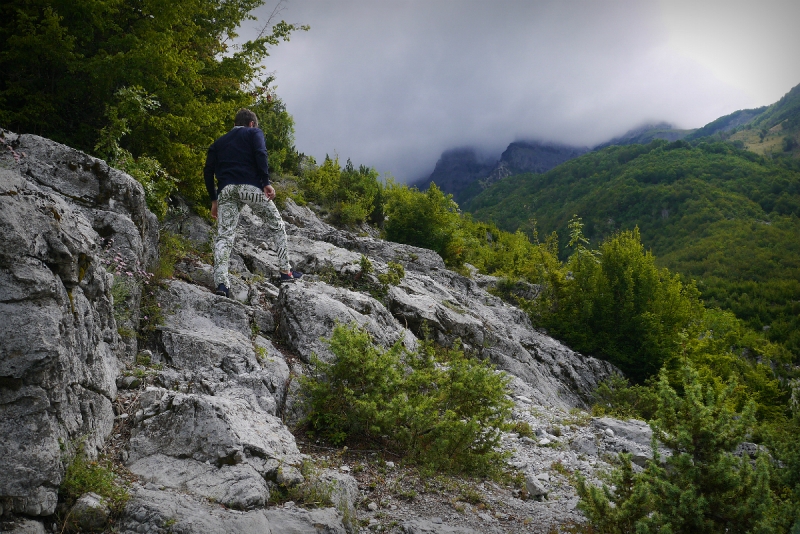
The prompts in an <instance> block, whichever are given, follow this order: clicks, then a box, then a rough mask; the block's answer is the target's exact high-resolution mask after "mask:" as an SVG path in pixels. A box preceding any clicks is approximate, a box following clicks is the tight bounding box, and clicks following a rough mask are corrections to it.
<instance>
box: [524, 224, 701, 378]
mask: <svg viewBox="0 0 800 534" xmlns="http://www.w3.org/2000/svg"><path fill="white" fill-rule="evenodd" d="M571 228H572V235H571V238H570V243H571V244H572V245H573V246H574V253H573V254H572V256H570V258H569V261H568V262H567V264H566V267H565V268H566V269H567V270H568V273H567V276H565V277H564V279H563V282H560V283H559V285H558V286H556V287H554V288H553V289H554V292H555V294H554V297H553V298H552V299H551V300H550V301H549V302H548V301H546V302H538V303H537V302H535V303H532V304H531V305H530V306H529V309H530V310H531V311H532V312H533V314H534V319H536V320H537V322H540V323H541V324H542V325H544V326H545V327H546V328H548V330H550V332H551V333H552V334H553V335H555V336H556V337H558V338H559V339H562V340H564V341H565V342H567V343H568V344H569V345H570V346H571V347H573V348H574V349H575V350H578V351H581V352H586V353H589V354H596V355H598V356H600V357H602V358H604V359H608V360H609V361H611V362H612V363H614V364H615V365H617V366H618V367H619V368H620V369H622V371H623V372H624V373H625V374H626V375H627V376H629V377H631V378H632V379H634V380H635V381H637V382H641V381H643V380H644V379H646V378H647V377H649V376H652V375H654V374H656V373H657V372H658V370H659V369H660V368H661V367H662V366H663V365H664V364H665V363H667V362H669V361H670V360H671V359H673V358H674V357H676V356H677V355H678V354H679V350H680V346H679V345H678V343H677V342H676V341H677V340H678V339H679V334H680V333H681V332H683V331H686V330H692V329H694V328H695V327H696V323H697V322H698V321H699V319H700V317H701V314H702V303H701V302H700V300H699V298H698V294H697V290H696V289H695V287H694V286H693V285H692V284H685V283H683V282H681V281H680V279H679V278H678V276H676V275H673V274H671V273H669V271H667V270H666V269H659V268H658V267H656V265H655V258H654V257H653V255H652V254H651V253H649V252H645V250H644V247H643V246H642V244H641V238H640V235H639V231H638V229H634V230H633V231H626V232H620V233H619V234H617V235H615V236H613V237H611V238H609V239H607V240H606V241H605V242H604V243H603V244H602V245H601V246H600V249H599V250H598V251H590V250H589V249H587V248H586V247H585V245H586V244H587V243H588V242H587V241H586V240H585V238H584V237H583V236H582V225H581V223H580V220H579V219H573V222H572V223H571Z"/></svg>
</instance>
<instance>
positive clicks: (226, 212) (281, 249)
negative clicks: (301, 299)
mask: <svg viewBox="0 0 800 534" xmlns="http://www.w3.org/2000/svg"><path fill="white" fill-rule="evenodd" d="M245 204H247V205H248V206H250V209H251V210H253V213H254V214H256V215H257V216H258V217H260V218H261V220H262V221H264V224H266V225H267V227H268V228H269V229H270V230H272V232H273V233H274V235H275V241H276V244H277V245H278V261H279V262H280V266H279V267H280V269H282V270H284V271H290V270H291V269H292V266H291V265H290V264H289V253H288V251H287V248H286V230H285V228H284V224H283V219H281V214H280V213H278V208H276V207H275V203H273V202H272V201H271V200H268V199H267V197H266V196H264V192H263V191H262V190H261V189H259V188H258V187H256V186H254V185H243V184H234V185H227V186H225V187H224V188H223V189H222V191H220V192H219V197H218V198H217V239H216V240H215V241H214V285H215V286H218V285H219V284H225V287H228V288H229V287H231V280H230V276H229V274H228V265H229V263H230V259H231V250H233V242H234V240H235V239H236V227H237V226H238V224H239V212H240V211H241V209H242V207H243V206H244V205H245Z"/></svg>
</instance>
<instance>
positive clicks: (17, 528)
mask: <svg viewBox="0 0 800 534" xmlns="http://www.w3.org/2000/svg"><path fill="white" fill-rule="evenodd" d="M0 532H6V533H8V534H45V532H47V530H45V528H44V525H43V524H42V523H40V522H39V521H33V520H31V519H22V520H19V521H14V522H11V523H8V524H6V523H1V522H0Z"/></svg>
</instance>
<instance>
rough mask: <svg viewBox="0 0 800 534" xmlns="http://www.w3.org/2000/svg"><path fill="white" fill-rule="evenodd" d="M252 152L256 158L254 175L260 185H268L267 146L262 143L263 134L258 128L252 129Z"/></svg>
mask: <svg viewBox="0 0 800 534" xmlns="http://www.w3.org/2000/svg"><path fill="white" fill-rule="evenodd" d="M253 132H254V135H253V150H254V152H255V157H256V175H257V176H258V179H259V180H261V185H262V186H264V187H266V186H268V185H269V159H268V157H267V145H266V142H265V141H264V132H262V131H261V130H259V129H258V128H254V129H253Z"/></svg>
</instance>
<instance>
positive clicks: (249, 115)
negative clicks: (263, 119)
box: [233, 108, 258, 127]
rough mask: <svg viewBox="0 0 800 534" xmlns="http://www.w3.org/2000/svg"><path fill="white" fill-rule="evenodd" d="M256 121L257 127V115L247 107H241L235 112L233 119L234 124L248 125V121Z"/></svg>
mask: <svg viewBox="0 0 800 534" xmlns="http://www.w3.org/2000/svg"><path fill="white" fill-rule="evenodd" d="M251 122H254V123H256V127H258V117H256V114H255V113H253V112H252V111H250V110H249V109H245V108H242V109H240V110H239V111H237V112H236V118H235V119H233V125H234V126H250V123H251Z"/></svg>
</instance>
